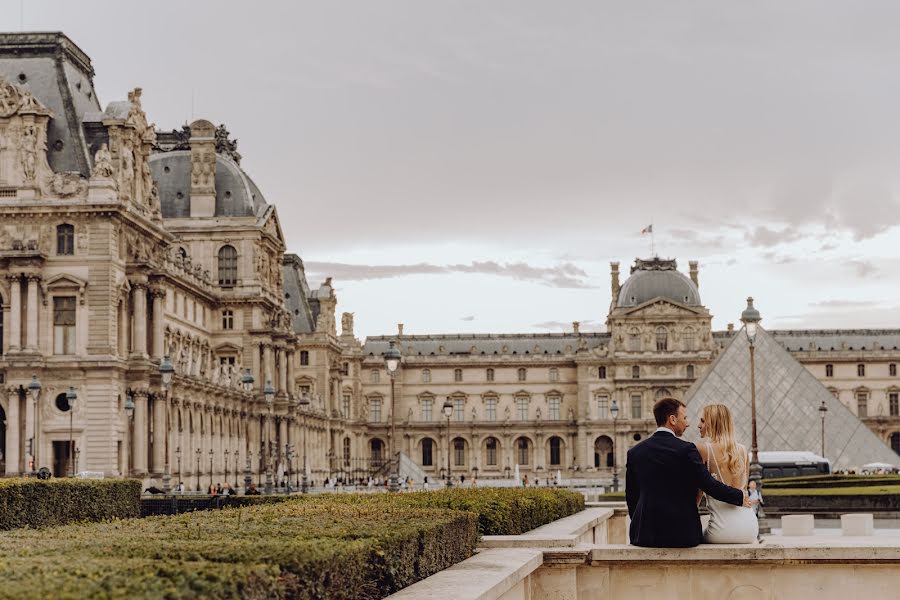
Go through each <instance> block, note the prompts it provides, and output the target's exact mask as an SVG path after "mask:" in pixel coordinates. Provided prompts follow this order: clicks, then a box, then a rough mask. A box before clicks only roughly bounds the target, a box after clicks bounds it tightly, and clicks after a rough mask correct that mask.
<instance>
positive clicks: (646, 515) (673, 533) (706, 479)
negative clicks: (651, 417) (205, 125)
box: [625, 431, 744, 548]
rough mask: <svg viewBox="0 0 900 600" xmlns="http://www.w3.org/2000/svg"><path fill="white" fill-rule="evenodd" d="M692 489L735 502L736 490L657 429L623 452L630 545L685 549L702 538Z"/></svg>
mask: <svg viewBox="0 0 900 600" xmlns="http://www.w3.org/2000/svg"><path fill="white" fill-rule="evenodd" d="M697 490H703V491H704V492H706V493H707V494H709V495H710V496H712V497H713V498H715V499H716V500H721V501H722V502H727V503H729V504H734V505H737V506H740V505H741V504H743V502H744V494H743V492H742V491H741V490H738V489H736V488H733V487H730V486H727V485H725V484H724V483H720V482H718V481H716V480H715V479H714V478H713V477H712V476H711V475H710V474H709V469H707V468H706V465H704V464H703V459H701V458H700V453H699V452H698V451H697V447H696V446H695V445H694V444H692V443H690V442H686V441H684V440H682V439H680V438H677V437H675V435H674V434H671V433H667V432H664V431H657V432H656V433H654V434H653V435H652V436H650V437H649V438H647V439H646V440H644V441H643V442H641V443H640V444H638V445H637V446H635V447H634V448H632V449H631V450H629V451H628V463H627V464H626V467H625V499H626V501H627V502H628V514H629V515H630V516H631V529H630V532H629V533H630V536H631V543H632V544H634V545H635V546H649V547H653V548H689V547H691V546H696V545H697V544H699V543H700V541H701V540H702V539H703V531H702V528H701V525H700V514H699V513H698V512H697Z"/></svg>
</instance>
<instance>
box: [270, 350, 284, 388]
mask: <svg viewBox="0 0 900 600" xmlns="http://www.w3.org/2000/svg"><path fill="white" fill-rule="evenodd" d="M274 352H275V377H273V379H272V384H273V385H274V386H275V392H276V393H277V394H278V395H279V396H280V395H281V394H282V393H283V392H284V378H283V377H282V373H283V371H284V348H282V347H281V346H276V347H275V349H274Z"/></svg>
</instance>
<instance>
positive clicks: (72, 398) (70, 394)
mask: <svg viewBox="0 0 900 600" xmlns="http://www.w3.org/2000/svg"><path fill="white" fill-rule="evenodd" d="M77 400H78V394H77V393H76V392H75V388H74V387H72V386H69V391H67V392H66V402H67V403H68V405H69V460H72V459H73V458H74V457H75V441H74V436H73V435H72V432H73V426H72V419H73V415H74V413H75V402H76V401H77ZM72 477H75V462H74V461H73V462H72Z"/></svg>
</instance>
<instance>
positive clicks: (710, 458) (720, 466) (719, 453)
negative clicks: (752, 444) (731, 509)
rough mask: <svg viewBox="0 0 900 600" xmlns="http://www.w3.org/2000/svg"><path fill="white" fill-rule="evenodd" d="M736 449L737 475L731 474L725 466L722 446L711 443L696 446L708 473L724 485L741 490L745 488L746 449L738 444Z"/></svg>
mask: <svg viewBox="0 0 900 600" xmlns="http://www.w3.org/2000/svg"><path fill="white" fill-rule="evenodd" d="M737 448H738V456H737V460H738V470H737V473H732V472H731V470H730V469H728V467H727V466H726V465H727V462H726V460H725V447H724V446H722V445H721V444H715V443H712V442H706V443H701V444H699V445H698V446H697V450H699V451H700V457H701V458H702V459H703V462H704V463H705V464H706V466H707V468H709V472H710V473H712V474H713V475H715V476H716V478H717V479H718V480H719V481H721V482H722V483H724V484H725V485H730V486H731V487H733V488H738V489H743V488H745V487H747V449H746V448H744V447H743V446H742V445H740V444H738V445H737Z"/></svg>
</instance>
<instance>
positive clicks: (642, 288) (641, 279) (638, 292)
mask: <svg viewBox="0 0 900 600" xmlns="http://www.w3.org/2000/svg"><path fill="white" fill-rule="evenodd" d="M648 262H649V261H648ZM661 262H666V263H671V264H672V265H673V268H672V269H665V270H662V269H655V268H647V269H645V268H637V269H635V270H634V272H633V273H632V274H631V276H630V277H629V278H628V279H626V280H625V283H623V284H622V287H621V289H620V290H619V297H618V301H617V305H618V306H623V307H630V306H639V305H641V304H643V303H644V302H647V301H649V300H653V299H654V298H668V299H670V300H674V301H676V302H679V303H681V304H686V305H688V306H701V305H702V303H701V302H700V291H699V290H698V289H697V286H696V285H695V284H694V282H693V281H691V280H690V278H688V277H687V276H686V275H684V274H683V273H681V272H679V271H676V270H674V264H675V261H674V260H673V261H661ZM639 264H640V263H639Z"/></svg>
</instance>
